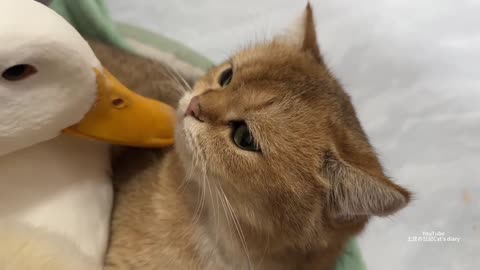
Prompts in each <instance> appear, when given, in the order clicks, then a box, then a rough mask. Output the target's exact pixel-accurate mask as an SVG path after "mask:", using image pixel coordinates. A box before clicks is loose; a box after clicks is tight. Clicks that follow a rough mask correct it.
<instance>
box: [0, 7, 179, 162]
mask: <svg viewBox="0 0 480 270" xmlns="http://www.w3.org/2000/svg"><path fill="white" fill-rule="evenodd" d="M0 44H1V46H0V155H5V154H7V153H10V152H13V151H16V150H19V149H22V148H26V147H29V146H32V145H34V144H37V143H40V142H43V141H47V140H50V139H53V138H55V137H57V136H59V135H61V134H62V133H66V134H70V135H75V136H83V137H88V138H93V139H97V140H102V141H106V142H110V143H115V144H123V145H131V146H143V147H163V146H168V145H170V144H172V143H173V130H174V111H173V109H172V108H171V107H169V106H168V105H166V104H163V103H160V102H157V101H154V100H150V99H147V98H144V97H142V96H139V95H137V94H135V93H133V92H131V91H130V90H128V89H127V88H126V87H125V86H123V85H122V84H121V83H120V82H118V81H117V80H116V79H115V78H114V77H113V76H112V75H111V74H110V73H109V72H108V71H107V70H106V69H105V68H103V67H102V66H101V64H100V62H99V60H98V59H97V58H96V56H95V54H94V53H93V51H92V50H91V48H90V47H89V45H88V43H87V42H86V41H85V40H84V39H83V38H82V37H81V36H80V34H79V33H78V32H77V31H76V30H75V29H74V28H73V27H72V26H70V24H69V23H67V22H66V21H65V20H64V19H63V18H62V17H61V16H59V15H57V14H56V13H55V12H53V11H51V10H50V9H48V8H47V7H45V6H43V5H42V4H40V3H38V2H36V1H33V0H15V1H1V3H0Z"/></svg>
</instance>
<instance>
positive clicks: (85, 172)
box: [0, 136, 113, 264]
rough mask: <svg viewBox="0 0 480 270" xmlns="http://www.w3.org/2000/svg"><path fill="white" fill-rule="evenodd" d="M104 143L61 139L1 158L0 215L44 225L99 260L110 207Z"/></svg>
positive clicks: (100, 259)
mask: <svg viewBox="0 0 480 270" xmlns="http://www.w3.org/2000/svg"><path fill="white" fill-rule="evenodd" d="M109 172H110V161H109V154H108V148H107V145H103V144H100V143H94V142H91V141H86V140H82V139H77V138H74V137H67V136H59V137H57V138H55V139H52V140H49V141H46V142H42V143H39V144H36V145H34V146H32V147H29V148H26V149H22V150H20V151H16V152H13V153H11V154H7V155H6V156H3V157H1V158H0V216H1V218H2V219H8V220H16V221H21V222H25V223H27V224H31V225H33V226H35V227H37V226H39V227H43V228H46V229H47V230H48V231H52V232H56V233H59V234H60V235H63V236H65V237H66V238H67V239H70V240H71V241H73V242H74V243H75V244H77V245H78V247H79V248H80V250H81V251H83V252H84V253H85V254H86V255H87V256H89V257H91V258H92V260H94V261H95V262H96V263H99V264H101V263H102V262H103V257H104V253H105V250H106V245H107V242H108V234H109V223H110V222H109V221H110V212H111V206H112V196H113V195H112V187H111V181H110V174H109Z"/></svg>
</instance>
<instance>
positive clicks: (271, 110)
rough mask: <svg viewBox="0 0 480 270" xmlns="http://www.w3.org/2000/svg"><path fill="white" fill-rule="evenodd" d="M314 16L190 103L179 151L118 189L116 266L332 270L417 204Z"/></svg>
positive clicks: (203, 85)
mask: <svg viewBox="0 0 480 270" xmlns="http://www.w3.org/2000/svg"><path fill="white" fill-rule="evenodd" d="M303 18H304V20H303V21H302V24H301V28H299V29H298V31H297V35H290V36H286V37H279V38H276V39H274V40H273V41H272V42H270V43H267V44H261V45H258V46H255V47H253V48H250V49H247V50H244V51H242V52H240V53H238V54H236V55H234V56H233V57H232V58H231V59H230V60H228V61H227V62H225V63H224V64H222V65H220V66H218V67H216V68H214V69H212V70H210V71H209V72H208V74H207V75H206V76H205V77H204V78H202V79H201V80H200V81H198V82H197V84H196V85H195V87H194V89H193V91H192V92H189V93H186V94H185V95H184V97H183V98H182V99H181V100H180V102H179V106H178V123H177V128H176V146H175V149H172V150H170V151H167V152H166V153H165V155H164V156H162V157H159V158H158V160H157V161H155V162H153V165H151V166H150V167H148V168H146V169H145V170H144V171H143V172H142V173H141V174H139V175H136V176H134V177H130V178H129V179H126V180H125V179H124V180H125V181H122V182H121V183H119V185H118V192H117V197H116V198H117V202H116V209H115V211H114V218H113V225H112V226H113V228H112V231H113V235H112V240H111V248H110V251H109V254H108V258H107V268H108V269H142V270H150V269H151V270H153V269H168V270H176V269H192V270H195V269H198V270H217V269H218V270H220V269H260V270H270V269H271V270H282V269H285V270H286V269H316V270H322V269H325V270H326V269H332V268H333V267H334V265H335V261H336V259H337V257H338V256H339V255H341V253H342V251H343V248H344V246H345V244H346V243H347V242H348V240H349V239H351V238H352V237H353V236H355V235H357V234H358V233H359V232H360V231H361V230H362V229H363V228H364V226H365V225H366V223H367V221H368V219H369V218H370V217H371V216H386V215H390V214H393V213H395V212H396V211H398V210H399V209H401V208H403V207H404V206H406V205H407V204H408V202H409V200H410V193H409V192H408V191H407V190H405V189H404V188H402V187H400V186H398V185H396V184H394V183H393V182H392V181H391V180H389V179H388V178H387V177H386V176H385V175H384V173H383V170H382V166H381V165H380V163H379V161H378V159H377V156H376V154H375V152H374V150H373V149H372V147H371V145H370V144H369V142H368V139H367V136H366V135H365V133H364V132H363V130H362V127H361V125H360V123H359V121H358V119H357V117H356V115H355V111H354V108H353V106H352V104H351V102H350V99H349V97H348V95H347V94H346V93H345V92H344V91H343V89H342V87H341V86H340V84H339V83H338V82H337V81H336V79H335V78H334V77H333V76H332V74H331V73H330V72H329V71H328V69H327V67H326V66H325V64H324V63H323V61H322V56H321V53H320V51H319V48H318V45H317V40H316V35H315V26H314V22H313V18H312V11H311V8H310V6H308V7H307V9H306V12H305V15H304V17H303ZM122 167H123V166H122ZM122 167H120V168H119V167H118V166H117V173H116V174H117V175H122ZM124 178H125V177H124Z"/></svg>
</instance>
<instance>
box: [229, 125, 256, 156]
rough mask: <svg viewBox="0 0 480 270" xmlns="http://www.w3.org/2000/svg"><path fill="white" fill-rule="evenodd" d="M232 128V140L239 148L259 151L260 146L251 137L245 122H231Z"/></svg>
mask: <svg viewBox="0 0 480 270" xmlns="http://www.w3.org/2000/svg"><path fill="white" fill-rule="evenodd" d="M232 129H233V130H232V140H233V142H234V143H235V144H236V145H237V146H238V147H239V148H241V149H243V150H247V151H253V152H259V151H260V146H259V145H258V144H257V142H256V141H255V139H254V138H253V135H252V133H251V132H250V129H248V126H247V124H246V123H245V122H243V121H241V122H233V123H232Z"/></svg>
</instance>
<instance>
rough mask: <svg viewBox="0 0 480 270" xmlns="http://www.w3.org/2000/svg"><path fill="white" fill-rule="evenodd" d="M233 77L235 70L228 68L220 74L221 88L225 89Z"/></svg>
mask: <svg viewBox="0 0 480 270" xmlns="http://www.w3.org/2000/svg"><path fill="white" fill-rule="evenodd" d="M232 76H233V69H232V68H228V69H226V70H224V71H223V72H222V74H220V77H219V79H218V83H219V84H220V86H221V87H225V86H227V85H228V84H229V83H230V82H231V81H232Z"/></svg>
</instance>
